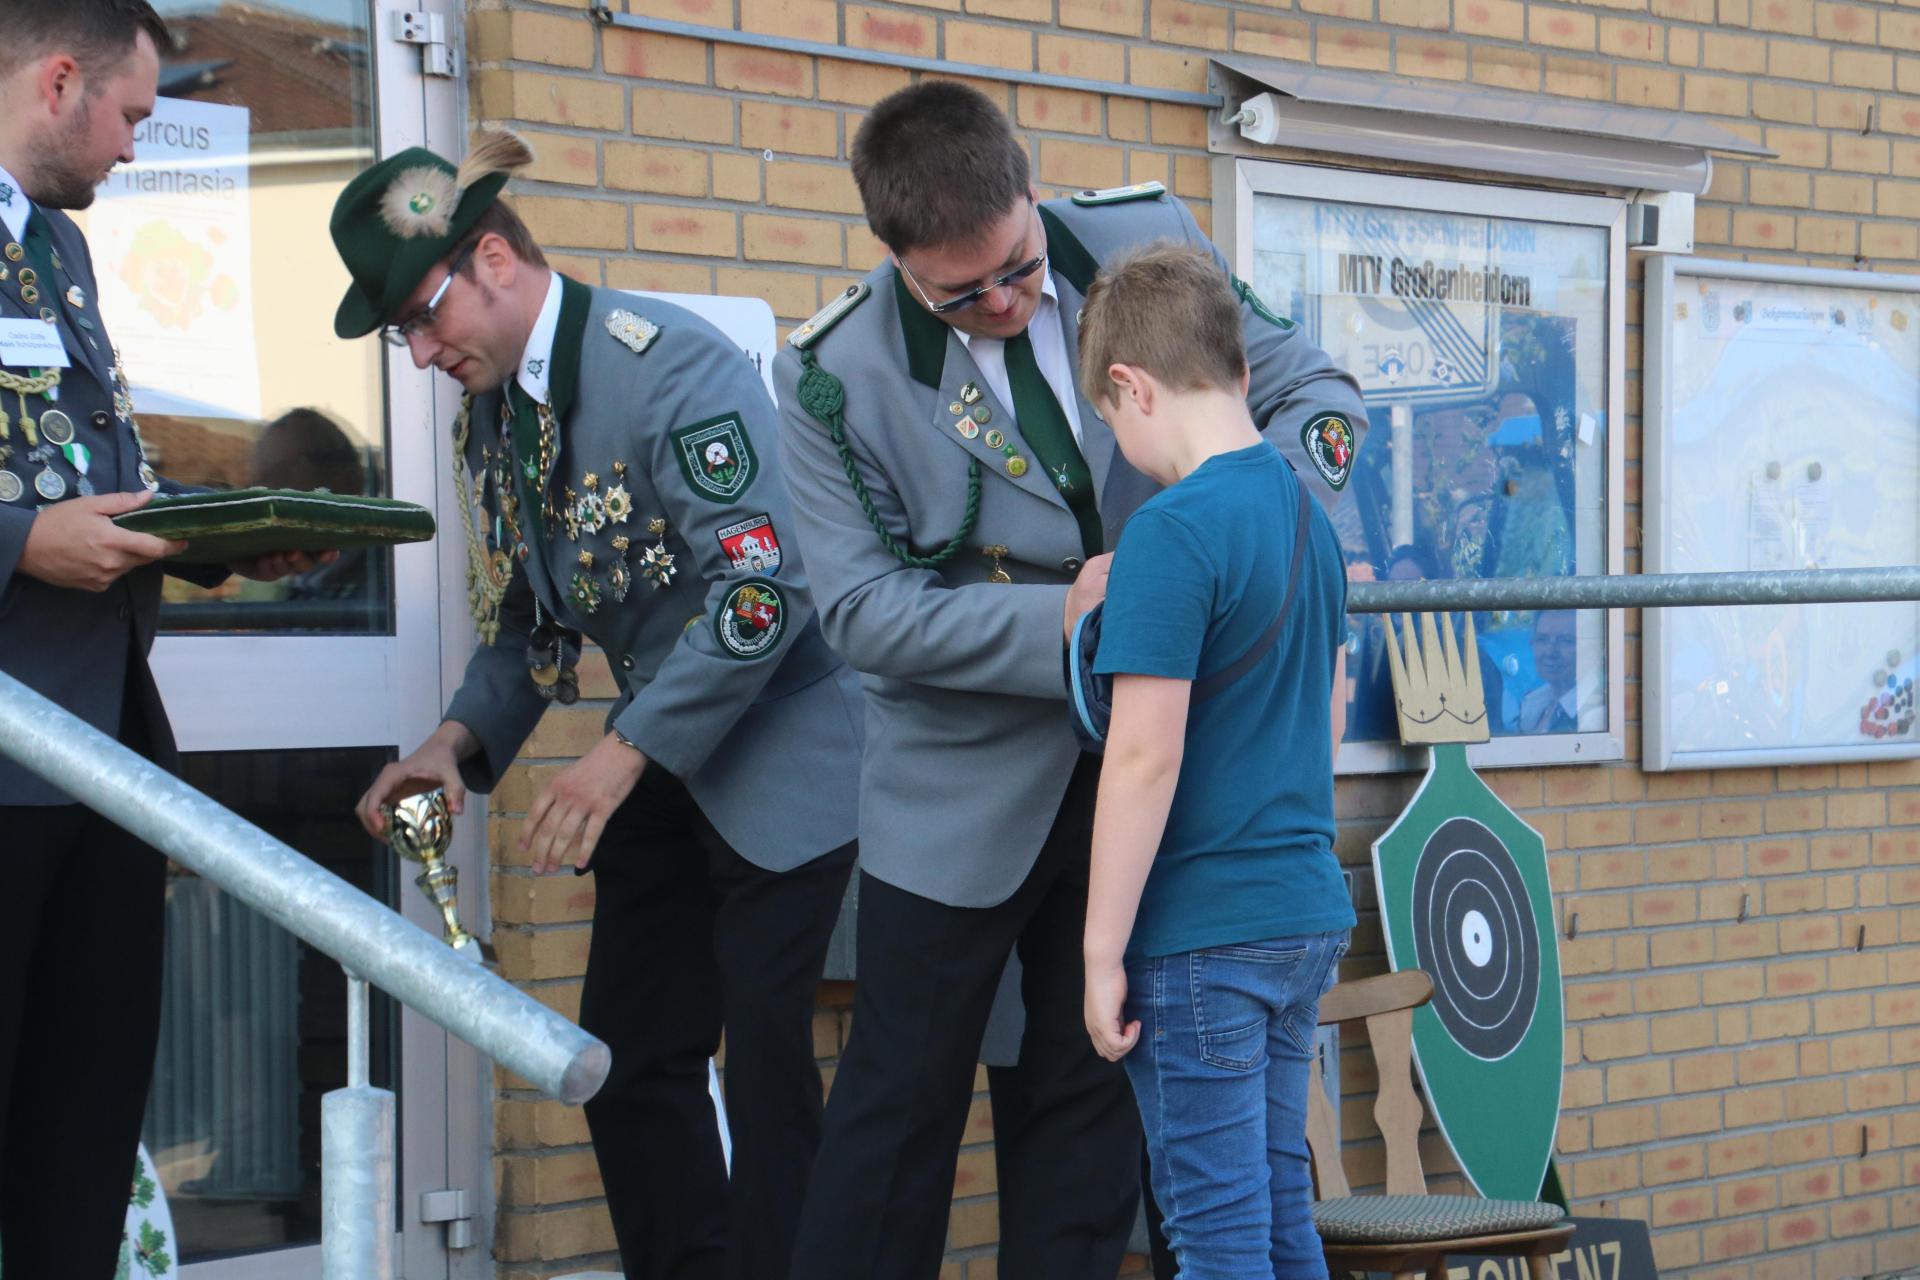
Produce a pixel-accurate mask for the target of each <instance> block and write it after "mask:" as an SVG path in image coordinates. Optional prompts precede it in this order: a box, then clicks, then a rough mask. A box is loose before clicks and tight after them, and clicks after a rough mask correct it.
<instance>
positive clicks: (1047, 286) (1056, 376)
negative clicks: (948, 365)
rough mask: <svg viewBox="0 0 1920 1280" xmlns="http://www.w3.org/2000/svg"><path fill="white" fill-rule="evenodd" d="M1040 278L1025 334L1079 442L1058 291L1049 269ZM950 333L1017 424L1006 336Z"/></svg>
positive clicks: (1077, 406)
mask: <svg viewBox="0 0 1920 1280" xmlns="http://www.w3.org/2000/svg"><path fill="white" fill-rule="evenodd" d="M1040 279H1041V285H1040V305H1039V306H1037V307H1035V308H1034V311H1033V319H1032V320H1029V321H1028V322H1027V336H1028V337H1029V338H1031V339H1032V340H1033V359H1034V363H1035V364H1038V365H1039V366H1040V376H1041V377H1043V378H1045V379H1046V380H1047V385H1048V386H1050V387H1052V388H1053V398H1054V399H1056V400H1058V401H1059V402H1060V411H1061V412H1062V413H1064V414H1066V415H1067V425H1068V426H1070V427H1072V428H1073V441H1074V443H1075V444H1080V443H1082V441H1081V438H1080V394H1079V392H1078V391H1077V390H1075V388H1074V383H1073V366H1072V365H1071V364H1069V363H1068V361H1067V335H1066V332H1065V331H1064V330H1063V329H1062V328H1061V327H1060V294H1059V292H1058V291H1057V290H1056V289H1054V287H1053V273H1052V272H1051V271H1048V270H1046V269H1045V268H1042V270H1041V275H1040ZM954 332H955V333H959V334H960V341H962V342H964V343H965V344H966V346H967V351H968V353H969V354H970V355H972V356H973V362H974V363H975V364H976V365H979V366H980V373H981V376H982V377H984V378H986V380H987V385H988V386H989V387H992V388H993V394H994V395H996V396H998V397H1000V403H1001V404H1003V405H1005V406H1006V407H1007V412H1009V413H1011V414H1013V415H1014V424H1015V425H1016V426H1017V425H1019V420H1020V419H1019V411H1018V410H1017V409H1015V408H1014V405H1013V390H1012V388H1011V387H1010V386H1009V385H1008V383H1007V343H1006V339H1004V338H983V337H979V336H976V335H974V334H971V333H961V332H960V331H959V330H958V329H956V330H954Z"/></svg>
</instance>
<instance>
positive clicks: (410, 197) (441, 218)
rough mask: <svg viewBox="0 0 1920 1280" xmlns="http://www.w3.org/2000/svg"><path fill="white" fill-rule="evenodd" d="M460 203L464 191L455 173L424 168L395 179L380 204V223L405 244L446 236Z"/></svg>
mask: <svg viewBox="0 0 1920 1280" xmlns="http://www.w3.org/2000/svg"><path fill="white" fill-rule="evenodd" d="M459 202H460V189H459V188H458V187H457V186H455V185H454V176H453V175H452V174H451V173H448V172H447V171H446V170H444V169H436V168H434V167H432V166H430V165H421V166H419V167H417V168H413V169H406V170H403V171H402V172H400V173H397V174H395V175H394V178H393V181H392V182H391V183H389V184H388V185H387V190H386V194H385V196H384V197H382V199H381V201H380V220H381V221H382V222H385V223H386V224H387V230H389V231H391V232H392V233H393V234H394V235H396V236H399V237H400V238H401V239H402V240H417V239H420V238H421V237H424V236H444V235H446V234H447V232H448V231H449V230H450V229H451V228H452V226H453V215H454V210H455V206H457V205H458V204H459Z"/></svg>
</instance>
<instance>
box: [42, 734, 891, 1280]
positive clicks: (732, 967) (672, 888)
mask: <svg viewBox="0 0 1920 1280" xmlns="http://www.w3.org/2000/svg"><path fill="white" fill-rule="evenodd" d="M766 829H767V835H768V838H769V839H779V838H780V830H779V820H778V815H777V814H775V813H769V815H768V821H767V823H766ZM854 854H855V848H854V846H853V845H851V844H848V845H845V846H843V847H841V848H839V849H836V850H834V851H833V852H832V853H829V854H826V855H824V856H823V857H820V858H817V859H815V860H814V861H813V862H810V863H808V864H807V865H805V866H802V867H798V868H796V869H794V870H792V871H787V872H780V873H776V872H772V871H767V870H765V869H764V868H761V867H758V866H756V865H754V864H753V863H751V862H749V861H747V860H746V859H745V858H743V857H741V856H740V855H739V853H737V852H736V851H735V850H734V849H733V848H731V847H730V846H729V845H728V844H727V842H726V841H725V840H723V839H722V838H721V836H720V833H719V832H718V831H716V830H714V828H713V824H712V823H710V822H708V821H707V819H706V817H705V815H703V814H702V813H701V812H700V809H699V807H698V806H697V805H696V804H695V803H694V801H693V798H692V796H690V795H689V794H688V793H687V790H686V788H685V787H684V786H682V785H681V783H680V782H679V781H678V780H677V779H675V778H674V777H673V776H672V775H670V774H668V773H667V772H666V771H665V770H662V769H657V768H649V769H648V770H647V772H646V773H645V774H643V775H642V776H641V779H640V783H639V785H637V786H636V787H635V788H634V790H633V794H632V795H631V796H630V797H628V799H627V802H626V803H625V804H624V805H622V806H621V807H620V809H619V810H618V811H617V812H615V814H614V815H613V817H612V819H611V820H610V821H609V822H608V824H607V830H606V833H605V835H604V836H602V838H601V841H600V847H599V849H598V850H597V851H596V852H595V853H594V857H593V864H592V870H593V875H594V882H595V886H594V887H595V894H594V905H593V942H592V945H591V947H590V949H589V951H588V954H587V978H586V985H585V989H584V991H583V992H582V995H581V1001H580V1024H581V1025H582V1026H583V1027H585V1028H586V1029H587V1030H588V1031H591V1032H592V1033H593V1034H594V1035H597V1036H599V1037H600V1038H601V1039H602V1040H604V1041H606V1042H607V1045H608V1046H609V1047H610V1048H611V1049H612V1050H613V1072H612V1074H611V1075H610V1076H608V1078H607V1083H606V1085H605V1087H603V1088H602V1089H601V1090H600V1092H599V1093H598V1094H597V1095H596V1096H595V1097H594V1098H593V1100H592V1101H590V1102H588V1103H587V1105H586V1113H587V1124H588V1127H589V1128H590V1129H591V1130H592V1133H593V1149H594V1155H595V1156H596V1158H597V1159H598V1160H599V1163H600V1175H601V1178H602V1180H603V1181H604V1182H605V1184H606V1189H607V1202H608V1206H609V1208H610V1209H611V1211H612V1214H613V1230H614V1236H615V1238H616V1239H617V1241H618V1242H619V1245H620V1260H621V1265H622V1266H623V1267H624V1269H625V1272H626V1275H627V1277H628V1280H722V1278H723V1277H724V1280H782V1278H783V1277H784V1276H785V1275H786V1274H787V1257H788V1254H789V1252H790V1250H791V1247H792V1242H793V1234H794V1229H795V1225H796V1223H797V1221H798V1219H799V1216H800V1204H801V1200H802V1198H803V1196H804V1195H805V1193H806V1184H807V1173H808V1170H809V1169H810V1168H811V1167H812V1164H813V1157H814V1152H815V1150H816V1148H817V1147H818V1146H819V1142H820V1113H821V1103H820V1072H819V1069H818V1068H817V1067H816V1066H815V1065H814V1057H813V1006H814V995H815V992H816V990H817V988H818V986H819V982H820V973H821V969H822V967H823V966H824V964H825V961H826V948H827V939H828V938H829V937H830V936H831V934H832V932H833V923H834V920H835V918H836V917H837V915H838V914H839V909H840V899H841V895H842V894H843V893H844V892H845V890H846V884H847V876H848V874H849V872H850V871H851V870H852V867H853V861H854ZM722 1026H724V1027H725V1028H726V1041H727V1064H726V1100H727V1117H728V1121H729V1128H730V1131H731V1136H732V1140H733V1175H732V1179H731V1182H729V1179H728V1176H727V1169H726V1165H725V1162H724V1159H723V1156H722V1152H721V1149H720V1138H719V1131H718V1129H717V1127H716V1125H715V1122H714V1114H713V1103H712V1100H711V1098H710V1097H709V1096H708V1092H707V1060H708V1058H710V1057H711V1056H712V1055H713V1053H714V1051H715V1050H716V1049H718V1048H719V1046H720V1034H721V1028H722ZM8 1280H12V1277H11V1276H9V1277H8Z"/></svg>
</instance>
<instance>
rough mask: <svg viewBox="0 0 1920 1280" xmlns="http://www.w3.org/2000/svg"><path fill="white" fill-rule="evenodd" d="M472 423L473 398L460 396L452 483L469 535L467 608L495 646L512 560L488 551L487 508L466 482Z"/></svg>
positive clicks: (486, 641)
mask: <svg viewBox="0 0 1920 1280" xmlns="http://www.w3.org/2000/svg"><path fill="white" fill-rule="evenodd" d="M472 420H473V397H472V396H461V397H460V413H459V415H458V416H457V417H455V418H454V420H453V484H454V492H455V493H456V494H457V495H458V496H459V499H460V511H461V513H462V516H463V519H462V521H461V523H462V524H463V525H465V526H466V533H467V606H468V608H470V609H471V610H472V611H473V621H474V625H475V627H476V628H477V629H478V630H479V632H480V642H481V643H482V644H492V643H493V641H494V638H495V637H496V636H498V635H499V634H500V602H501V601H503V600H505V599H506V597H507V584H508V583H509V582H511V581H512V580H513V559H512V557H511V556H509V555H508V554H507V552H506V550H505V548H496V549H494V550H493V551H491V552H489V551H488V550H487V544H486V539H485V537H484V536H483V534H482V533H481V530H482V529H484V528H485V527H486V521H487V511H486V507H485V506H484V505H483V504H481V503H477V502H475V501H474V494H473V490H472V488H471V486H469V485H468V483H467V435H468V429H469V427H470V426H471V423H472ZM476 508H478V509H477V510H476Z"/></svg>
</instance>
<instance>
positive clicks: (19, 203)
mask: <svg viewBox="0 0 1920 1280" xmlns="http://www.w3.org/2000/svg"><path fill="white" fill-rule="evenodd" d="M8 193H11V194H8ZM0 196H6V199H4V200H0V222H4V223H6V224H7V238H8V239H9V240H13V241H20V240H24V239H25V238H26V235H27V219H29V218H31V217H32V216H33V201H31V200H29V199H27V193H26V192H24V191H22V190H21V189H20V183H19V182H18V181H17V180H16V179H15V178H14V176H13V175H12V174H10V173H8V172H7V171H6V170H5V169H4V168H0Z"/></svg>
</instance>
